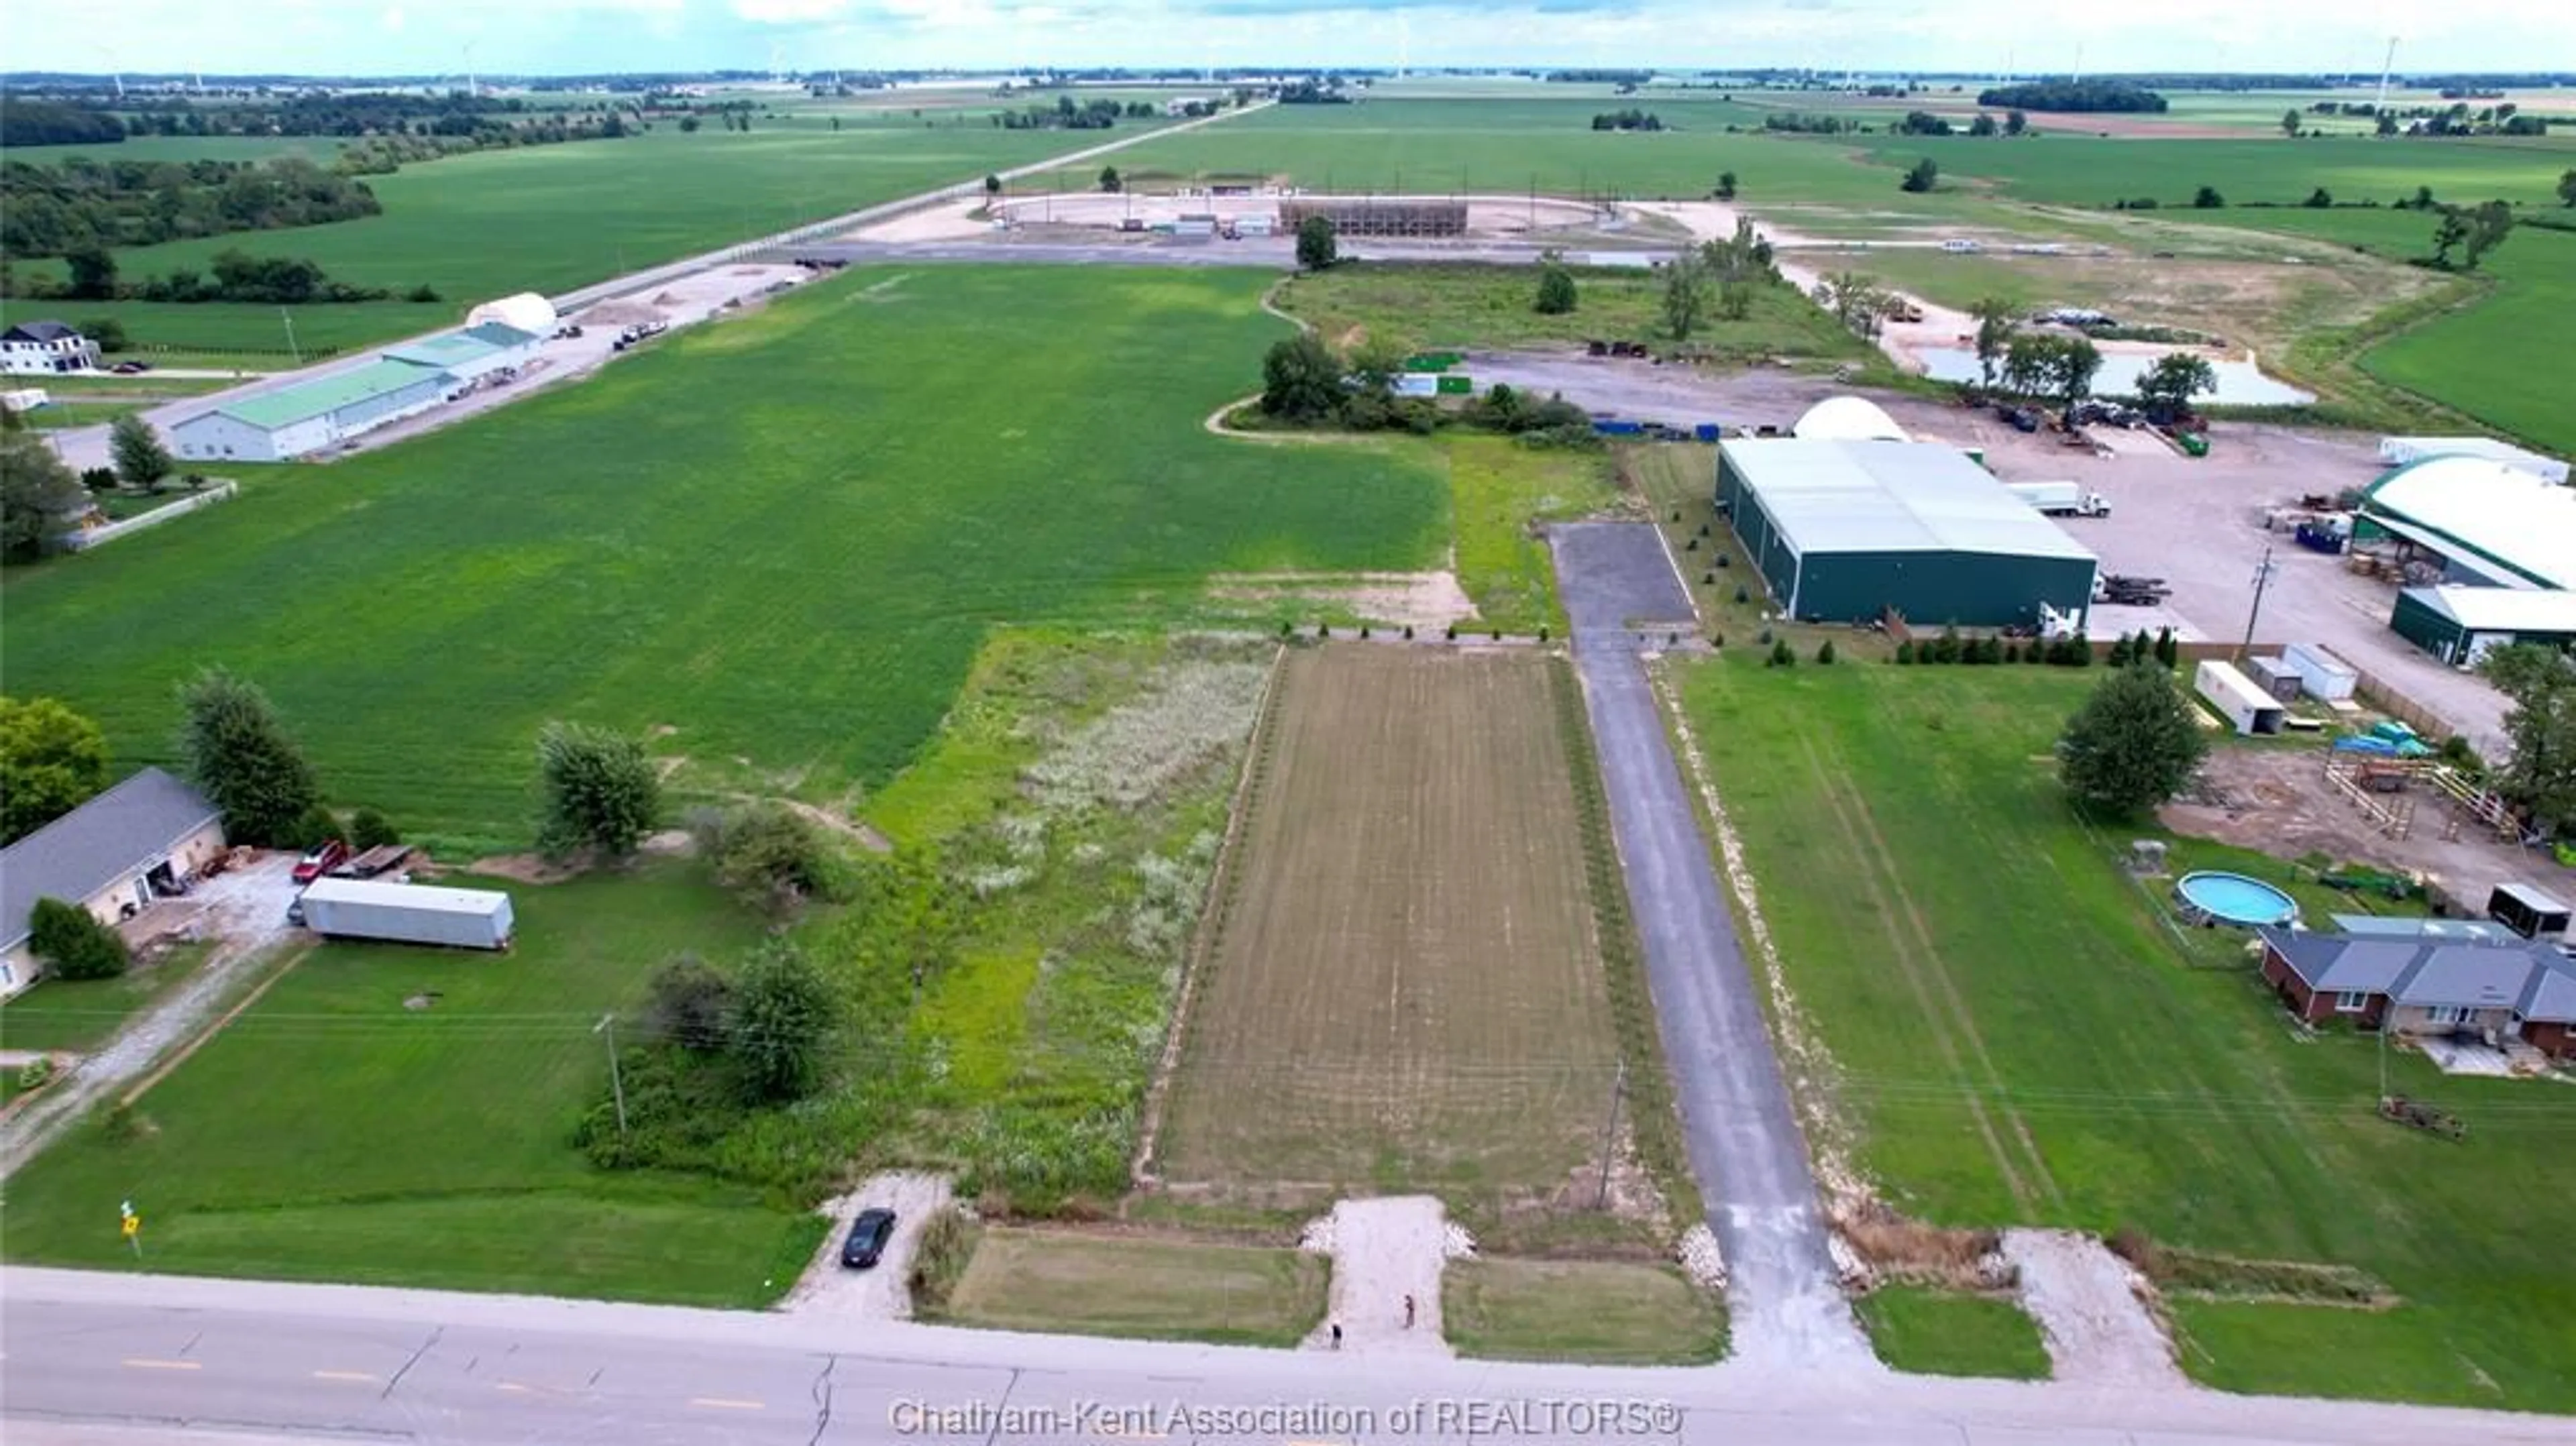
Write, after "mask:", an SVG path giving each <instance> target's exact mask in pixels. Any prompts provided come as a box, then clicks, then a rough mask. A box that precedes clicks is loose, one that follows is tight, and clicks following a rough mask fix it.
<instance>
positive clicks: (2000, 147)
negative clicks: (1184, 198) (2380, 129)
mask: <svg viewBox="0 0 2576 1446" xmlns="http://www.w3.org/2000/svg"><path fill="white" fill-rule="evenodd" d="M2276 114H2277V112H2276ZM1187 139H1188V138H1187V137H1181V138H1176V140H1175V144H1177V143H1180V142H1182V141H1186V140H1187ZM1868 155H1869V159H1870V160H1871V161H1873V162H1874V163H1876V164H1878V165H1882V166H1889V167H1895V168H1898V169H1902V168H1903V167H1906V166H1910V165H1912V164H1913V163H1914V161H1915V158H1917V157H1920V156H1929V157H1931V158H1932V159H1933V160H1934V161H1937V162H1939V163H1940V166H1941V178H1942V181H1943V183H1944V184H1945V185H1952V186H1957V185H1961V184H1963V183H1967V182H1971V181H1973V182H1975V183H1979V184H1983V185H1986V186H1990V187H1993V188H1995V189H1996V190H1998V191H2000V192H2002V193H2003V194H2005V195H2007V196H2009V197H2011V198H2012V199H2014V200H2021V201H2034V202H2039V203H2042V204H2048V205H2065V206H2108V205H2110V204H2111V203H2112V202H2114V201H2120V200H2127V199H2132V198H2136V197H2140V196H2148V197H2153V198H2155V200H2157V201H2158V202H2159V203H2161V205H2162V206H2165V207H2173V206H2182V207H2188V206H2190V204H2191V201H2192V196H2193V194H2194V193H2195V192H2196V191H2197V190H2198V189H2199V188H2200V187H2202V186H2204V185H2207V186H2215V187H2216V188H2217V189H2218V192H2219V194H2220V195H2221V196H2223V197H2225V198H2226V200H2227V202H2228V204H2229V205H2230V206H2231V207H2237V206H2243V205H2245V204H2246V203H2247V202H2253V201H2265V202H2271V203H2274V204H2276V205H2282V206H2296V205H2298V203H2299V202H2301V201H2303V200H2306V199H2307V196H2308V193H2309V192H2310V191H2313V190H2315V189H2316V188H2317V187H2319V186H2323V187H2325V188H2326V190H2327V191H2328V192H2329V193H2331V194H2332V195H2333V196H2334V197H2335V199H2337V200H2340V201H2346V202H2358V201H2364V200H2376V201H2378V202H2379V203H2380V204H2381V205H2383V206H2385V205H2387V204H2389V203H2391V202H2394V201H2396V200H2398V199H2400V198H2401V197H2409V196H2412V195H2414V194H2415V188H2416V187H2417V186H2419V185H2424V186H2431V187H2432V188H2433V194H2434V195H2435V196H2437V197H2439V198H2441V199H2443V200H2446V201H2463V202H2474V201H2483V200H2487V199H2489V198H2491V197H2501V198H2502V199H2504V200H2508V201H2515V202H2519V203H2522V204H2524V205H2535V206H2554V205H2556V204H2557V197H2556V195H2554V194H2553V188H2555V187H2556V185H2557V184H2558V175H2559V172H2561V171H2563V170H2565V169H2566V168H2567V166H2568V164H2569V160H2570V152H2569V150H2568V149H2567V148H2566V147H2565V146H2563V145H2560V144H2558V143H2556V142H2554V141H2540V140H2530V141H2525V140H2504V139H2484V140H2425V139H2413V140H2409V139H2400V138H2394V137H2392V138H2389V139H2386V140H2381V139H2377V138H2361V139H2355V138H2348V137H2327V138H2325V139H2322V140H2312V141H2310V140H2301V141H2293V140H2288V139H2286V138H2283V137H2279V136H2275V137H2273V138H2272V139H2270V140H2241V141H2235V140H2229V141H2220V140H2197V141H2195V140H2135V141H2116V142H2109V143H2105V142H2102V141H2099V140H2096V139H2094V138H2093V137H2090V136H2081V135H2067V134H2051V135H2043V136H2037V137H2031V138H2027V139H2022V140H2013V141H1998V140H1971V139H1968V138H1967V137H1964V136H1954V137H1901V138H1884V139H1879V140H1876V141H1873V142H1872V143H1871V145H1870V148H1869V151H1868Z"/></svg>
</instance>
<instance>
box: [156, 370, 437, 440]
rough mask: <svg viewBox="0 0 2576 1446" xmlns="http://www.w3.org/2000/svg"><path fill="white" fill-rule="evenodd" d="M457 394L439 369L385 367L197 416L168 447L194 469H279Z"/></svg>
mask: <svg viewBox="0 0 2576 1446" xmlns="http://www.w3.org/2000/svg"><path fill="white" fill-rule="evenodd" d="M455 387H456V378H455V377H453V376H451V375H449V374H448V373H447V372H446V371H444V370H442V369H439V368H436V367H429V366H418V365H414V364H413V363H410V362H406V361H395V360H390V359H388V360H384V361H378V362H373V363H371V364H369V365H367V366H363V367H359V368H357V369H356V370H354V371H346V372H341V373H338V374H337V375H334V376H327V377H320V378H317V379H315V380H313V381H309V382H300V383H298V384H296V385H294V386H291V387H283V388H280V389H279V390H277V391H273V392H263V393H261V394H259V395H257V396H253V397H245V398H243V399H241V400H239V401H232V402H226V403H224V404H223V405H221V406H219V407H216V408H215V409H214V410H212V411H206V412H199V413H198V414H197V415H195V416H193V417H187V418H183V419H181V420H180V421H179V422H178V423H177V424H176V425H174V426H172V427H171V428H170V440H171V443H172V449H173V450H174V451H176V452H177V453H178V454H179V456H180V457H182V458H184V459H187V460H190V461H205V460H218V459H227V458H229V459H233V460H238V461H244V462H282V461H285V460H287V459H288V458H291V457H301V456H304V455H306V454H307V453H311V452H319V451H321V450H323V449H324V448H327V447H330V446H333V445H334V444H336V443H338V442H340V441H342V440H344V439H346V438H349V437H353V436H356V435H358V434H359V433H361V432H366V431H370V430H372V429H374V428H377V427H381V426H384V425H385V424H387V423H389V422H398V421H400V420H402V419H403V418H405V417H411V416H417V415H419V414H420V413H422V412H425V411H428V410H429V409H430V408H431V407H434V406H437V405H438V404H439V403H440V402H441V401H443V400H445V399H446V397H447V394H448V393H449V392H450V391H452V390H454V389H455Z"/></svg>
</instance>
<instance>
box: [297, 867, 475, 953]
mask: <svg viewBox="0 0 2576 1446" xmlns="http://www.w3.org/2000/svg"><path fill="white" fill-rule="evenodd" d="M289 917H290V918H291V919H292V920H293V921H294V922H296V923H299V924H302V925H304V926H305V927H306V928H308V929H311V930H312V931H313V932H314V933H316V934H320V935H322V936H324V937H325V938H331V939H380V940H383V941H385V942H387V943H392V944H438V945H444V946H446V947H448V948H453V949H506V948H508V947H510V931H511V929H512V927H513V922H514V921H513V920H512V918H511V915H510V896H509V895H508V894H504V893H501V892H499V891H497V890H493V889H448V888H440V887H438V886H436V885H431V884H386V883H378V882H376V881H374V880H372V879H334V878H322V879H316V880H314V881H313V883H312V884H311V885H310V886H309V887H307V888H306V889H305V890H304V893H303V894H302V896H300V897H299V898H297V899H296V901H295V906H294V908H293V910H292V911H291V912H290V914H289Z"/></svg>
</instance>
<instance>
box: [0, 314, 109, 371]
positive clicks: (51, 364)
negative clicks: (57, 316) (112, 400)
mask: <svg viewBox="0 0 2576 1446" xmlns="http://www.w3.org/2000/svg"><path fill="white" fill-rule="evenodd" d="M97 366H98V343H97V342H94V341H92V340H90V339H89V338H88V337H85V336H83V335H81V334H80V333H79V332H77V331H74V330H73V329H72V328H70V327H68V326H65V325H63V324H62V323H61V322H59V321H22V322H19V323H17V324H16V325H14V326H11V327H10V328H9V329H8V330H6V331H0V372H6V373H8V374H10V375H12V376H50V375H52V374H54V373H56V372H85V371H90V370H93V369H95V368H96V367H97Z"/></svg>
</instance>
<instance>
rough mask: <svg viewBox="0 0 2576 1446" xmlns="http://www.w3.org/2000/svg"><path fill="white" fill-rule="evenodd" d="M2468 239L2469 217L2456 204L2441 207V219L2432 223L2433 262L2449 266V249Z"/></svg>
mask: <svg viewBox="0 0 2576 1446" xmlns="http://www.w3.org/2000/svg"><path fill="white" fill-rule="evenodd" d="M2468 239H2469V218H2468V217H2466V216H2464V215H2462V214H2460V208H2459V207H2457V206H2446V207H2444V208H2443V209H2442V219H2441V220H2439V221H2436V222H2434V223H2433V264H2434V265H2436V266H2445V267H2447V266H2449V265H2450V264H2451V251H2452V249H2453V248H2455V247H2457V246H2458V245H2460V244H2461V243H2462V242H2464V241H2466V240H2468Z"/></svg>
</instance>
